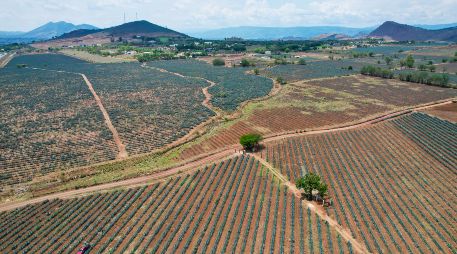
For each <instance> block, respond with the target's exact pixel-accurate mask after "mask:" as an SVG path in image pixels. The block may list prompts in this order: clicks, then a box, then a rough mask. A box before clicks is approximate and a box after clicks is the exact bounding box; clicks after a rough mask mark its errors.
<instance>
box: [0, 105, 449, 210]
mask: <svg viewBox="0 0 457 254" xmlns="http://www.w3.org/2000/svg"><path fill="white" fill-rule="evenodd" d="M454 100H455V98H453V99H449V100H447V101H439V102H435V103H429V104H427V105H421V106H417V107H412V108H410V109H405V110H403V111H399V112H395V113H390V114H386V115H384V116H380V117H376V118H373V119H371V120H368V121H365V122H363V123H359V124H354V125H350V126H345V127H339V128H333V129H325V130H316V131H310V132H304V133H293V134H285V135H278V136H274V137H269V138H266V139H264V141H263V142H264V143H269V142H273V141H277V140H280V139H284V138H289V137H299V136H305V135H311V134H320V133H329V132H335V131H342V130H349V129H357V128H361V127H364V126H370V125H373V124H377V123H379V122H382V121H385V120H388V119H391V118H395V117H398V116H401V115H404V114H408V113H410V112H412V111H416V110H423V109H426V108H430V107H435V106H440V105H446V104H449V103H453V101H454ZM240 148H241V147H240V146H239V145H233V146H229V147H226V148H224V149H222V150H220V151H217V152H214V153H209V154H205V155H202V156H200V157H198V158H196V159H195V160H192V161H191V162H188V163H185V164H182V165H179V166H176V167H173V168H169V169H165V170H163V171H160V172H158V173H154V174H151V175H148V176H142V177H137V178H132V179H127V180H123V181H118V182H113V183H107V184H101V185H96V186H91V187H87V188H82V189H78V190H71V191H65V192H61V193H55V194H50V195H46V196H42V197H38V198H34V199H29V200H25V201H16V202H9V203H3V204H0V211H6V210H11V209H15V208H18V207H22V206H25V205H28V204H34V203H37V202H41V201H44V200H47V199H54V198H72V197H75V196H78V195H83V194H87V193H91V192H95V191H103V190H108V189H112V188H117V187H132V186H138V185H141V184H146V183H148V182H150V181H153V180H157V179H161V178H163V177H169V176H172V175H174V174H177V173H182V172H183V171H184V170H188V169H196V168H198V167H202V166H204V165H207V164H210V163H214V162H219V161H220V160H223V159H225V158H227V157H230V156H234V155H238V153H235V152H234V150H235V149H240ZM283 179H285V178H283Z"/></svg>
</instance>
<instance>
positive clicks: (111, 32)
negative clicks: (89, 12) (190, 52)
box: [33, 20, 188, 49]
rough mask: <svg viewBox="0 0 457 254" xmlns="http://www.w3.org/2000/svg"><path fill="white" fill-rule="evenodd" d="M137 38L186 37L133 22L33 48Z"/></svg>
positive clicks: (67, 36) (70, 35)
mask: <svg viewBox="0 0 457 254" xmlns="http://www.w3.org/2000/svg"><path fill="white" fill-rule="evenodd" d="M137 37H148V38H158V37H188V36H187V35H185V34H182V33H179V32H176V31H173V30H171V29H168V28H165V27H162V26H159V25H156V24H152V23H150V22H148V21H145V20H141V21H134V22H130V23H125V24H122V25H119V26H114V27H110V28H105V29H79V30H74V31H71V32H69V33H65V34H62V35H61V36H58V37H56V38H54V39H52V40H49V41H45V42H40V43H35V44H33V46H34V47H37V48H43V49H47V48H48V47H63V46H67V47H69V46H80V45H95V44H105V43H110V42H113V41H118V40H122V41H133V40H137Z"/></svg>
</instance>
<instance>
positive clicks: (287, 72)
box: [261, 60, 364, 82]
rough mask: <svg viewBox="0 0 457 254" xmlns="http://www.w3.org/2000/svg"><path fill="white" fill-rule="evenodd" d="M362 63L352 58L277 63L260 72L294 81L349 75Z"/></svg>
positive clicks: (355, 71) (358, 68) (356, 71)
mask: <svg viewBox="0 0 457 254" xmlns="http://www.w3.org/2000/svg"><path fill="white" fill-rule="evenodd" d="M363 65H364V63H361V62H356V61H352V60H335V61H313V62H308V63H307V64H306V65H298V64H288V65H277V66H274V67H271V68H267V69H264V70H262V71H261V73H262V75H265V76H267V77H270V78H274V79H276V78H278V77H281V78H283V79H284V80H286V81H287V82H295V81H300V80H304V79H318V78H328V77H334V76H346V75H351V74H355V73H358V72H359V71H360V68H361V67H362V66H363ZM349 66H352V68H353V69H352V70H348V68H349Z"/></svg>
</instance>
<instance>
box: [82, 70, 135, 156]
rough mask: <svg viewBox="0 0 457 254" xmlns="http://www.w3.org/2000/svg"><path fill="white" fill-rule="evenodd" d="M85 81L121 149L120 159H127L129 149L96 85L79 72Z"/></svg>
mask: <svg viewBox="0 0 457 254" xmlns="http://www.w3.org/2000/svg"><path fill="white" fill-rule="evenodd" d="M79 74H80V75H81V76H82V77H83V79H84V81H85V82H86V84H87V86H88V87H89V90H90V92H91V93H92V95H93V96H94V98H95V101H96V102H97V105H98V107H99V108H100V111H101V112H102V114H103V117H104V118H105V123H106V125H107V126H108V129H109V130H110V131H111V133H112V134H113V139H114V142H115V143H116V145H117V148H118V149H119V153H118V154H117V158H118V159H125V158H127V157H128V153H127V150H126V149H125V145H124V144H123V143H122V140H121V137H120V136H119V133H118V132H117V130H116V128H115V127H114V125H113V123H112V122H111V118H110V117H109V114H108V112H107V111H106V109H105V106H103V103H102V100H101V99H100V97H99V96H98V94H97V93H96V92H95V89H94V86H93V85H92V83H91V82H90V81H89V79H88V78H87V77H86V75H84V74H82V73H79Z"/></svg>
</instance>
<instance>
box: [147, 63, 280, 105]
mask: <svg viewBox="0 0 457 254" xmlns="http://www.w3.org/2000/svg"><path fill="white" fill-rule="evenodd" d="M148 65H149V66H152V67H157V68H161V69H165V70H167V71H171V72H175V73H179V74H181V75H185V76H189V77H199V78H204V79H207V80H210V81H212V82H215V83H217V85H216V86H213V87H211V88H210V89H209V90H208V91H209V92H210V93H211V94H212V95H213V98H212V100H211V101H212V103H213V105H214V106H216V107H219V108H221V109H223V110H228V111H231V110H235V109H236V108H237V107H238V106H239V105H240V104H241V103H242V102H244V101H247V100H251V99H254V98H258V97H262V96H265V95H267V94H268V93H269V92H270V90H271V89H272V88H273V82H272V81H271V80H270V79H267V78H264V77H260V76H255V75H250V74H246V73H245V72H246V71H247V69H245V68H224V67H214V66H212V65H209V64H207V63H205V62H203V61H196V60H173V61H154V62H150V63H148Z"/></svg>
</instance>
